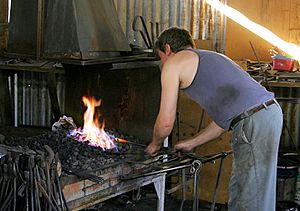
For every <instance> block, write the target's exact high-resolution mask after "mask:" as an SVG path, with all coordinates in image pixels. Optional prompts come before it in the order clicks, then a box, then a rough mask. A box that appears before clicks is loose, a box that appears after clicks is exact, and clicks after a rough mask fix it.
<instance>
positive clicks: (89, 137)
mask: <svg viewBox="0 0 300 211" xmlns="http://www.w3.org/2000/svg"><path fill="white" fill-rule="evenodd" d="M82 101H83V103H84V105H85V106H86V107H87V110H86V111H85V112H84V126H83V128H78V129H74V130H72V131H71V132H70V135H71V136H72V137H73V138H75V139H76V140H78V141H80V142H88V144H89V145H91V146H95V147H101V148H102V149H103V150H107V149H113V148H116V145H115V143H114V139H115V137H114V136H113V135H110V134H109V133H106V132H105V130H104V128H105V122H104V121H103V122H101V123H100V122H99V116H98V115H95V114H96V113H95V107H98V106H100V105H101V100H96V99H95V98H94V97H86V96H83V97H82Z"/></svg>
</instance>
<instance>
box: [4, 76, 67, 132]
mask: <svg viewBox="0 0 300 211" xmlns="http://www.w3.org/2000/svg"><path fill="white" fill-rule="evenodd" d="M64 80H65V79H64V75H63V74H57V94H58V101H59V104H60V106H61V109H62V113H63V111H64V104H65V103H64V91H65V88H64V84H65V83H64ZM9 84H10V92H11V96H14V97H13V102H12V104H13V106H14V125H15V126H19V125H31V126H45V127H49V126H51V119H52V113H51V101H50V97H49V91H48V86H47V73H39V72H18V73H16V74H14V76H11V77H10V78H9Z"/></svg>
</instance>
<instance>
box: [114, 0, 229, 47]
mask: <svg viewBox="0 0 300 211" xmlns="http://www.w3.org/2000/svg"><path fill="white" fill-rule="evenodd" d="M220 1H221V2H223V3H226V0H220ZM114 3H115V6H116V9H117V12H118V16H119V20H120V23H121V25H122V28H123V31H124V32H125V34H126V37H127V38H128V41H129V42H130V43H131V44H135V45H138V46H142V47H145V43H144V42H143V39H142V37H141V35H140V34H139V32H135V31H133V29H132V23H133V22H134V18H135V17H136V16H142V17H143V19H144V20H145V23H146V26H147V30H148V32H149V34H150V35H151V23H152V24H154V23H158V24H159V27H158V28H159V32H162V31H163V30H164V29H167V28H168V27H171V26H178V27H182V28H185V29H187V30H189V31H190V32H191V34H192V36H193V38H194V39H201V40H211V41H212V42H213V46H214V49H215V50H217V51H219V52H224V46H225V36H224V35H225V30H226V22H225V19H224V18H223V17H222V16H221V15H220V13H219V12H218V11H216V10H215V9H213V8H211V7H210V6H209V5H208V4H206V3H205V0H114ZM136 24H137V28H138V29H143V27H142V24H141V22H140V21H137V22H136ZM153 28H154V27H153ZM153 31H154V33H156V31H155V30H153Z"/></svg>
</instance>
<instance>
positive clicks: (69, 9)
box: [8, 0, 130, 60]
mask: <svg viewBox="0 0 300 211" xmlns="http://www.w3.org/2000/svg"><path fill="white" fill-rule="evenodd" d="M41 3H42V5H43V7H42V9H40V7H39V6H38V5H41ZM25 5H26V6H25ZM28 5H29V6H28ZM26 8H27V9H28V8H30V10H29V11H30V14H32V15H31V16H30V18H29V19H28V20H25V19H26V18H24V15H25V14H26V13H28V10H27V9H26ZM41 12H42V15H41V17H42V19H43V20H39V19H38V17H39V16H38V14H39V13H41ZM27 17H28V16H27ZM39 23H40V27H41V28H42V29H41V30H40V31H41V33H38V32H39V31H38V29H39ZM26 29H27V30H26ZM24 39H25V40H26V42H24ZM39 40H41V43H42V44H41V45H39V44H37V42H38V41H39ZM39 46H41V50H40V51H41V56H42V57H43V58H59V59H61V58H68V59H69V58H71V59H79V60H86V59H94V58H105V57H116V56H119V55H120V52H122V51H130V47H129V44H128V41H127V39H126V37H125V35H124V32H123V30H122V27H121V25H120V23H119V20H118V16H117V12H116V9H115V5H114V2H113V1H107V0H64V1H61V0H51V1H49V0H45V1H43V0H30V1H25V2H23V1H17V0H13V1H12V21H11V23H10V32H9V42H8V52H9V53H11V54H29V55H35V54H36V52H38V50H39V49H38V47H39Z"/></svg>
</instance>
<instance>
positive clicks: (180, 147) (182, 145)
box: [174, 140, 194, 152]
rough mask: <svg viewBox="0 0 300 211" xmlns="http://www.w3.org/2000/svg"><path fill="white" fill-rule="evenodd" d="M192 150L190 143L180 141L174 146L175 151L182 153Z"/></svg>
mask: <svg viewBox="0 0 300 211" xmlns="http://www.w3.org/2000/svg"><path fill="white" fill-rule="evenodd" d="M193 148H194V146H193V144H192V140H191V141H180V142H179V143H178V144H176V145H175V146H174V149H175V151H183V152H190V151H192V150H193Z"/></svg>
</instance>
